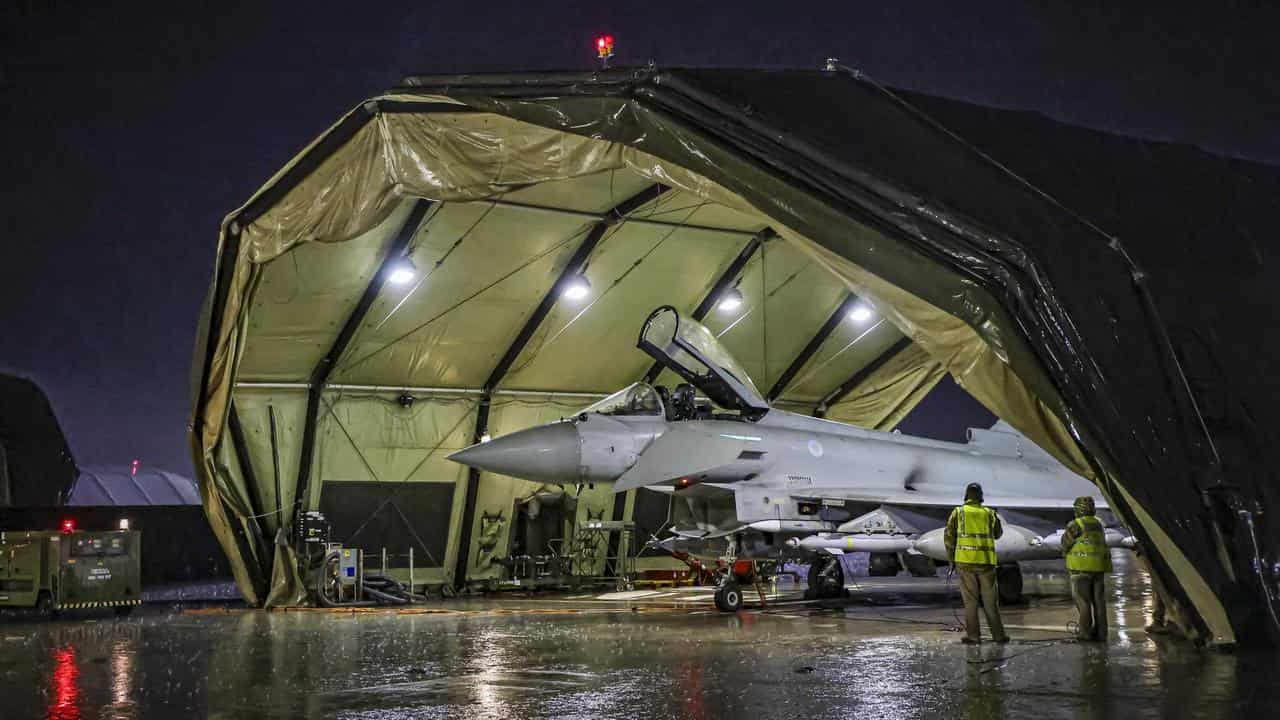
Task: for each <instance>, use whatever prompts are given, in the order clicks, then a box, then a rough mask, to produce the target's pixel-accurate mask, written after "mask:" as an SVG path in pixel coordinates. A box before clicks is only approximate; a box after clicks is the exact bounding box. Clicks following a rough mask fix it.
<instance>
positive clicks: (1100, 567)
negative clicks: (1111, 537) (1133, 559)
mask: <svg viewBox="0 0 1280 720" xmlns="http://www.w3.org/2000/svg"><path fill="white" fill-rule="evenodd" d="M1070 524H1071V525H1075V526H1077V527H1078V528H1079V530H1080V536H1079V537H1077V538H1076V541H1075V544H1074V545H1072V546H1071V549H1070V550H1068V551H1067V569H1068V570H1071V571H1073V572H1097V573H1100V572H1107V571H1108V570H1110V569H1111V551H1110V550H1108V549H1107V536H1106V534H1105V533H1104V532H1103V529H1102V521H1101V520H1099V519H1098V518H1096V517H1093V516H1092V515H1090V516H1088V517H1078V518H1076V519H1074V520H1072V521H1071V523H1070Z"/></svg>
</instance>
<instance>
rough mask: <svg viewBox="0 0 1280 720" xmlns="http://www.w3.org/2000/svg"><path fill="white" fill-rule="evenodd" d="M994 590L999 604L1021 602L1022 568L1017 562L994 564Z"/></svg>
mask: <svg viewBox="0 0 1280 720" xmlns="http://www.w3.org/2000/svg"><path fill="white" fill-rule="evenodd" d="M996 592H997V593H998V594H999V595H1000V604H1001V605H1016V604H1018V603H1020V602H1022V568H1020V567H1018V565H1017V563H1013V564H1010V565H997V566H996Z"/></svg>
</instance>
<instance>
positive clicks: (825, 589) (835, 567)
mask: <svg viewBox="0 0 1280 720" xmlns="http://www.w3.org/2000/svg"><path fill="white" fill-rule="evenodd" d="M804 596H805V599H806V600H827V599H831V598H838V597H843V596H844V568H843V567H841V565H840V559H839V558H836V557H832V556H830V555H819V556H818V557H816V558H814V560H813V562H811V563H809V590H808V591H807V592H805V595H804Z"/></svg>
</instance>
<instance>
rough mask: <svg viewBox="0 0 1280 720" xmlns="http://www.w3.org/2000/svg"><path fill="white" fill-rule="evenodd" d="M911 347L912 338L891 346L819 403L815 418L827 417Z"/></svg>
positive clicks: (905, 338) (814, 413)
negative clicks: (886, 365)
mask: <svg viewBox="0 0 1280 720" xmlns="http://www.w3.org/2000/svg"><path fill="white" fill-rule="evenodd" d="M909 345H911V338H909V337H904V338H901V339H900V340H898V341H897V342H895V343H894V344H892V345H890V346H889V347H888V348H887V349H885V351H884V352H882V353H880V354H879V355H878V356H876V359H875V360H872V361H871V362H869V363H867V364H866V365H865V366H863V367H862V368H861V369H859V370H858V372H856V373H854V374H853V375H852V376H851V377H850V378H849V379H848V380H845V381H844V382H842V383H840V386H839V387H837V388H836V389H835V390H832V391H831V392H829V393H827V394H826V396H825V397H823V398H822V400H821V402H819V403H818V407H816V408H814V410H813V416H814V417H825V416H826V414H827V410H830V409H831V406H832V405H835V404H836V403H838V402H840V400H842V399H843V398H844V396H845V395H848V394H849V393H851V392H853V390H854V389H856V388H857V387H858V386H859V385H861V384H862V383H863V382H865V381H866V379H867V378H869V377H871V375H872V373H874V372H875V371H877V370H879V369H880V368H882V367H884V364H885V363H887V362H889V361H890V360H892V359H893V358H895V357H897V355H898V353H900V352H902V351H903V350H906V349H907V346H909Z"/></svg>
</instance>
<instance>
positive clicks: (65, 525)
mask: <svg viewBox="0 0 1280 720" xmlns="http://www.w3.org/2000/svg"><path fill="white" fill-rule="evenodd" d="M75 530H76V521H75V520H72V519H71V518H66V519H64V520H63V521H62V532H64V533H70V532H75Z"/></svg>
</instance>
